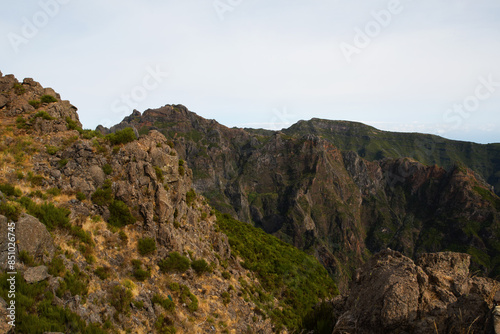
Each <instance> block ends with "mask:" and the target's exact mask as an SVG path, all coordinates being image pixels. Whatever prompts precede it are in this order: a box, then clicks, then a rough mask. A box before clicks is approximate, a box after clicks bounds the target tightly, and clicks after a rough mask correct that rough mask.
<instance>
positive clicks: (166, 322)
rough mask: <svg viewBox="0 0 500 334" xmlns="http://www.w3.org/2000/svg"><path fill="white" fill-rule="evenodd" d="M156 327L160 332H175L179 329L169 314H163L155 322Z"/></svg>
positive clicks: (159, 333) (166, 333)
mask: <svg viewBox="0 0 500 334" xmlns="http://www.w3.org/2000/svg"><path fill="white" fill-rule="evenodd" d="M155 328H156V331H157V333H158V334H175V333H177V330H176V329H175V327H174V322H173V321H172V319H170V318H169V317H168V316H166V315H165V316H161V317H158V319H157V320H156V322H155Z"/></svg>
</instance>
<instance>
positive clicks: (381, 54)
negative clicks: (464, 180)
mask: <svg viewBox="0 0 500 334" xmlns="http://www.w3.org/2000/svg"><path fill="white" fill-rule="evenodd" d="M0 32H1V38H0V50H1V52H0V71H2V73H3V74H4V75H5V74H14V75H15V76H16V77H17V78H18V79H20V80H22V79H23V78H25V77H32V78H34V79H35V80H37V81H39V82H40V83H41V84H42V85H43V86H46V87H52V88H54V89H55V90H56V91H57V92H59V93H60V94H61V97H62V98H63V99H67V100H70V101H71V102H72V103H73V104H74V105H75V106H76V107H77V108H78V109H79V115H80V120H81V121H82V123H83V125H84V127H85V128H92V129H93V128H95V127H96V126H97V125H98V124H103V125H106V126H110V125H113V124H116V123H118V122H120V121H121V120H122V119H123V117H125V116H127V115H128V114H130V113H131V112H132V110H133V109H138V110H139V111H144V110H146V109H148V108H158V107H161V106H163V105H165V104H183V105H185V106H186V107H188V109H190V110H191V111H194V112H196V113H197V114H199V115H200V116H203V117H205V118H209V119H216V120H217V121H218V122H220V123H222V124H224V125H227V126H230V127H232V126H238V127H262V128H269V129H281V128H283V127H288V126H290V125H292V124H293V123H295V122H297V121H298V120H301V119H304V120H307V119H311V118H313V117H319V118H326V119H332V120H350V121H359V122H363V123H366V124H370V125H373V126H375V127H377V128H380V129H384V130H391V131H405V132H425V133H433V134H438V135H442V136H444V137H446V138H451V139H459V140H467V141H475V142H481V143H488V142H500V112H499V111H500V2H499V1H498V0H457V1H452V0H418V1H417V0H401V1H397V0H390V1H378V0H369V1H368V0H359V1H352V0H351V1H348V0H330V1H326V0H316V1H315V0H312V1H311V0H308V1H306V0H301V1H299V0H286V1H285V0H275V1H269V0H268V1H263V0H253V1H251V0H203V1H202V0H182V1H181V0H145V1H137V0H136V1H133V0H119V1H118V0H105V1H96V0H85V1H83V0H41V1H29V0H26V1H6V2H5V3H4V4H2V11H1V13H0ZM151 73H152V74H151Z"/></svg>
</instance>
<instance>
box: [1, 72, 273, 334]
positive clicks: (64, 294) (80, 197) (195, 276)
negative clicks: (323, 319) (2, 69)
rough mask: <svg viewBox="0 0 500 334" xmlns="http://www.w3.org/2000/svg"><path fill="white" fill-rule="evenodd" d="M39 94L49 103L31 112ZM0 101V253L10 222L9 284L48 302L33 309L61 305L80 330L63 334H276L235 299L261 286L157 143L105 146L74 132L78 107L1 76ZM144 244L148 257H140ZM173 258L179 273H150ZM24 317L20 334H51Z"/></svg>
mask: <svg viewBox="0 0 500 334" xmlns="http://www.w3.org/2000/svg"><path fill="white" fill-rule="evenodd" d="M44 95H50V96H52V97H53V98H55V99H56V101H54V100H53V99H50V98H45V100H47V101H49V100H51V101H54V102H48V103H29V102H28V101H32V100H33V99H41V98H43V96H44ZM0 96H1V98H2V100H1V101H0V102H2V103H1V106H0V119H1V123H0V124H1V129H0V132H1V135H2V137H1V141H0V146H1V147H2V155H1V157H0V164H1V166H2V167H3V168H2V173H0V184H1V186H2V188H1V189H2V190H3V191H6V193H5V194H3V193H2V192H1V191H0V211H1V212H0V213H2V214H4V215H7V216H8V218H6V217H4V216H2V215H0V223H1V224H0V225H1V226H0V227H1V236H0V237H1V239H0V240H1V241H0V246H1V247H2V252H3V251H4V250H5V249H6V244H5V239H6V231H7V222H9V221H12V220H15V221H17V222H16V225H17V238H18V244H17V250H16V255H17V268H18V270H19V272H20V273H23V275H22V276H19V278H18V282H19V283H18V284H37V286H38V288H37V289H42V290H41V291H42V292H43V293H44V294H45V296H50V297H43V296H42V297H40V296H38V297H36V300H34V301H33V303H34V304H33V306H32V308H33V309H34V308H36V307H38V306H37V305H38V304H39V303H41V302H44V301H46V300H48V301H49V302H48V303H49V304H48V305H46V306H44V310H46V309H47V307H52V308H55V309H54V311H53V312H66V311H62V310H63V308H64V307H66V306H67V307H68V308H69V310H71V312H73V313H72V314H75V316H78V317H79V318H74V319H81V320H74V321H73V322H69V323H67V324H66V326H74V324H75V323H77V324H79V325H78V326H79V327H78V328H73V329H71V328H70V327H66V328H65V331H70V332H71V331H75V330H77V329H78V330H81V329H82V327H81V326H84V324H87V326H98V327H100V328H101V327H102V328H114V329H120V330H127V331H131V332H135V333H146V332H148V333H150V332H157V331H158V332H160V331H161V332H162V333H167V332H168V333H170V332H171V331H174V327H175V328H176V329H177V332H178V333H179V332H181V333H182V332H185V333H205V332H213V331H218V330H221V331H231V332H238V333H243V332H245V331H251V332H258V333H270V332H272V331H273V324H272V322H271V320H270V319H269V318H267V317H266V316H265V315H264V313H263V312H262V311H260V310H258V308H257V306H256V304H255V303H254V302H253V301H252V300H248V299H246V298H244V297H243V296H242V294H241V292H240V291H241V290H242V289H243V287H242V284H245V286H246V287H252V288H253V287H257V286H258V285H259V283H258V280H256V279H255V275H254V273H252V272H250V271H248V270H246V269H243V268H242V267H241V265H240V259H238V258H236V257H235V256H232V253H231V248H230V246H229V243H228V239H227V236H226V235H224V234H223V233H221V232H220V231H219V229H218V228H217V226H216V217H215V215H214V214H213V211H212V209H211V208H210V207H209V206H208V205H207V204H206V202H205V200H204V199H203V198H202V197H201V196H199V195H197V194H196V193H195V192H194V191H193V190H192V189H191V180H192V171H191V169H190V168H189V167H188V166H187V164H184V163H183V161H182V160H180V159H179V156H178V154H177V152H176V151H175V150H174V149H173V148H171V147H170V146H169V145H168V143H167V140H166V138H165V137H164V136H163V135H161V134H160V133H158V132H154V131H152V132H151V133H149V134H148V135H147V136H142V137H141V138H139V139H138V140H133V139H134V138H132V140H128V139H127V140H124V141H120V140H116V141H112V140H111V139H109V138H102V137H100V136H98V133H95V132H93V131H89V130H82V129H81V125H80V123H79V121H78V115H77V114H76V108H74V107H72V106H71V105H70V104H69V103H67V102H64V101H60V97H59V95H58V94H56V93H55V92H53V90H51V89H43V88H41V86H40V84H38V83H36V82H34V81H32V80H31V79H26V80H24V82H23V83H19V82H18V81H17V80H16V79H15V78H14V77H13V76H5V77H1V76H0ZM33 105H35V107H33ZM124 134H126V133H124ZM35 137H36V140H34V138H35ZM12 185H15V186H12ZM75 197H76V198H75ZM54 204H55V205H54ZM23 211H26V212H29V213H30V215H27V214H24V213H23V214H20V213H21V212H23ZM32 215H36V216H37V218H35V217H33V216H32ZM41 221H42V222H43V223H42V222H41ZM109 224H111V225H114V226H111V225H109ZM122 225H124V227H121V226H122ZM46 227H47V228H49V230H50V231H51V233H49V232H48V231H47V228H46ZM28 230H29V233H28V232H27V231H28ZM4 232H5V233H4ZM148 238H149V239H148ZM144 240H146V241H148V240H152V241H153V245H154V248H153V249H151V248H150V249H149V250H148V251H147V252H146V253H141V252H142V251H141V246H140V242H141V241H144ZM56 247H57V250H56ZM143 247H146V246H143ZM149 247H152V245H151V243H149ZM173 253H178V254H181V255H185V256H186V257H185V258H184V260H182V261H188V262H187V265H188V267H185V268H183V269H182V270H180V271H178V270H174V271H172V272H170V273H168V274H165V273H164V272H163V271H162V269H161V268H160V266H159V264H160V262H161V260H164V259H166V258H168V256H169V255H170V254H173ZM5 260H6V254H4V253H2V257H1V258H0V262H1V265H2V266H5V265H6V261H5ZM195 260H200V261H201V260H203V261H202V262H200V263H201V264H200V263H199V265H200V266H201V267H200V266H198V268H201V269H199V270H201V271H200V272H197V271H195V270H194V269H191V268H189V264H190V263H191V262H192V261H193V263H194V262H195ZM41 264H44V265H41ZM203 264H205V265H206V266H207V267H203ZM193 268H195V267H194V265H193ZM206 271H208V272H209V273H206ZM223 273H224V275H223ZM2 277H4V276H2ZM2 279H3V278H2ZM49 292H50V293H49ZM47 298H49V299H47ZM169 300H170V301H169ZM278 302H279V301H277V300H275V301H273V300H270V301H268V303H271V304H272V303H276V307H278ZM0 306H2V305H0ZM56 310H57V311H56ZM256 310H257V311H256ZM4 311H5V310H4V308H3V307H1V308H0V312H4ZM18 312H22V311H21V308H20V306H19V307H18ZM24 316H25V318H24V319H25V320H24V321H25V324H24V326H25V327H23V328H32V330H34V331H36V332H38V331H40V332H41V333H42V332H44V331H48V330H49V328H52V327H50V325H48V324H47V323H44V322H43V321H46V320H45V319H47V318H43V319H44V320H43V321H42V320H41V319H38V320H37V321H38V322H37V321H36V320H34V318H33V320H29V319H28V318H29V317H30V315H24ZM71 316H72V317H73V315H71ZM26 317H28V318H26ZM30 321H34V322H33V323H31V322H30ZM78 321H83V322H78ZM30 324H31V326H33V327H29V326H30ZM60 325H62V326H64V323H60V324H58V326H60ZM26 326H28V327H26ZM61 328H62V327H61Z"/></svg>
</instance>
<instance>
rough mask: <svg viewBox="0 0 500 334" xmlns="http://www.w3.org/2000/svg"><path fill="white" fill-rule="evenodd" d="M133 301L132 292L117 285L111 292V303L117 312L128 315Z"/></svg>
mask: <svg viewBox="0 0 500 334" xmlns="http://www.w3.org/2000/svg"><path fill="white" fill-rule="evenodd" d="M131 301H132V292H131V291H130V290H129V289H127V288H125V287H123V286H121V285H115V286H114V287H113V288H112V289H111V291H110V298H109V303H110V304H111V306H113V307H114V308H115V309H116V311H117V312H118V313H119V314H120V313H124V314H127V313H128V312H129V310H130V302H131Z"/></svg>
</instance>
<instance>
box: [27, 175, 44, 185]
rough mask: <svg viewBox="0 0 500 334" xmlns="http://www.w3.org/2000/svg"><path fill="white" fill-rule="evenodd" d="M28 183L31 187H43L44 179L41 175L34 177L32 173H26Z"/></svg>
mask: <svg viewBox="0 0 500 334" xmlns="http://www.w3.org/2000/svg"><path fill="white" fill-rule="evenodd" d="M28 181H29V182H30V183H31V186H32V187H40V186H41V185H43V181H45V178H44V177H43V176H41V175H35V174H33V173H32V172H29V173H28Z"/></svg>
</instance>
